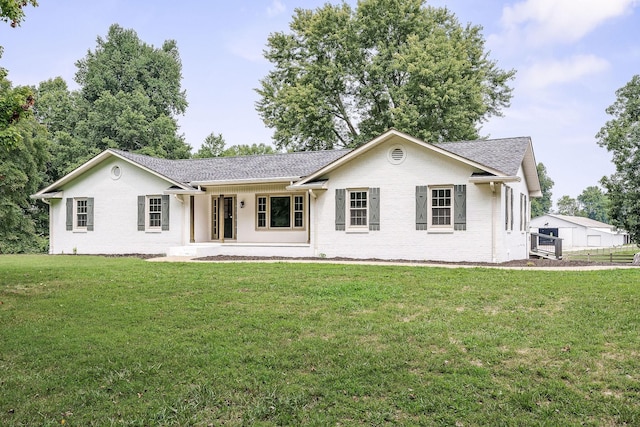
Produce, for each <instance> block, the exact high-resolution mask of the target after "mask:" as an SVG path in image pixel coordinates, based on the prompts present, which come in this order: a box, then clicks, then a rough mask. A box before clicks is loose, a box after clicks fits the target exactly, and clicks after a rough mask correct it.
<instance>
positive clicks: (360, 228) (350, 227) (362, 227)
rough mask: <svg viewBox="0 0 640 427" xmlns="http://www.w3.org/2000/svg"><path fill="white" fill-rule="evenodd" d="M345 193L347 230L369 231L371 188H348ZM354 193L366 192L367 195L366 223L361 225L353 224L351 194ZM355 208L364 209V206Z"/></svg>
mask: <svg viewBox="0 0 640 427" xmlns="http://www.w3.org/2000/svg"><path fill="white" fill-rule="evenodd" d="M346 190H347V191H346V194H345V208H346V213H345V215H346V216H345V219H344V220H345V230H346V231H351V232H354V231H356V232H365V231H366V232H368V231H369V207H370V196H369V188H368V187H365V188H347V189H346ZM352 193H365V194H366V195H367V206H366V207H365V217H364V218H365V223H364V224H360V225H351V194H352ZM354 209H358V210H359V209H362V208H354Z"/></svg>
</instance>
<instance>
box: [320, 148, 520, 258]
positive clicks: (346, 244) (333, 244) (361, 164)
mask: <svg viewBox="0 0 640 427" xmlns="http://www.w3.org/2000/svg"><path fill="white" fill-rule="evenodd" d="M397 143H401V145H402V146H403V147H404V149H405V150H407V157H406V159H405V160H404V162H403V163H401V164H399V165H394V164H391V163H390V162H389V161H388V159H387V152H388V150H389V148H390V147H392V146H393V145H394V144H397ZM473 172H474V169H473V168H472V167H471V166H467V165H465V164H463V163H461V162H458V161H456V160H453V159H451V158H449V157H447V156H444V155H440V154H437V153H435V152H433V151H430V150H427V149H423V148H421V147H418V146H416V145H414V144H411V143H407V142H401V140H399V139H396V140H391V141H388V142H385V143H383V144H381V145H379V146H377V147H376V148H374V149H372V150H371V151H369V152H368V153H365V154H363V155H361V156H359V157H357V158H355V159H353V160H352V161H351V162H349V163H348V165H347V166H344V167H341V168H339V169H337V170H335V171H333V172H331V174H330V176H328V178H329V181H328V182H329V189H328V190H327V191H326V192H324V193H321V194H319V197H318V199H317V203H316V206H315V208H316V213H317V223H318V229H317V233H314V236H313V239H314V240H313V246H314V249H315V252H316V255H321V254H324V255H326V256H327V257H356V258H383V259H411V260H435V261H437V260H440V261H475V262H481V261H482V262H492V261H497V262H501V261H505V260H507V259H517V258H526V250H524V248H525V246H526V234H523V233H520V231H519V219H514V228H516V230H515V231H514V232H512V233H511V234H510V235H507V234H506V233H505V231H504V219H503V215H504V214H503V211H504V207H503V206H504V205H503V202H502V203H501V192H500V190H499V186H497V187H496V188H497V189H498V190H497V191H498V192H497V193H496V196H495V197H496V199H495V202H493V198H492V192H491V189H490V187H489V185H488V184H479V185H476V184H472V183H469V182H468V180H469V177H470V176H471V174H472V173H473ZM456 184H466V186H467V205H466V206H467V208H466V213H467V229H466V230H465V231H452V232H444V233H442V232H440V233H439V232H433V231H430V230H426V231H425V230H416V225H415V216H416V202H415V191H416V186H419V185H428V186H430V185H456ZM359 187H362V188H369V187H379V188H380V231H365V232H361V233H351V232H349V231H336V230H335V189H336V188H347V189H348V188H359ZM515 193H516V190H514V194H515ZM517 194H518V195H519V191H518V192H517ZM518 197H519V196H518ZM518 200H519V199H518ZM492 203H495V205H494V206H492ZM518 206H519V205H518V203H516V204H515V206H514V210H515V213H516V215H517V214H518V212H519V210H518ZM492 212H494V215H495V218H496V224H495V225H494V227H493V228H494V231H495V232H496V240H495V249H492V247H494V241H493V239H492V224H491V222H492ZM494 252H495V253H494Z"/></svg>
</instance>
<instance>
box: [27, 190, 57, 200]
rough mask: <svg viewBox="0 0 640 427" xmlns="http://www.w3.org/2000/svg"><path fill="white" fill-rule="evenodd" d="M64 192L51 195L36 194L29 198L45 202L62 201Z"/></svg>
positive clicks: (55, 192)
mask: <svg viewBox="0 0 640 427" xmlns="http://www.w3.org/2000/svg"><path fill="white" fill-rule="evenodd" d="M63 193H64V192H63V191H53V192H51V193H39V192H38V193H36V194H32V195H30V196H29V197H30V198H32V199H35V200H44V199H62V195H63Z"/></svg>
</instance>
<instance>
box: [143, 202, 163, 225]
mask: <svg viewBox="0 0 640 427" xmlns="http://www.w3.org/2000/svg"><path fill="white" fill-rule="evenodd" d="M151 199H159V200H160V211H159V212H156V213H159V214H160V225H158V226H152V225H151ZM144 227H145V230H146V231H147V232H150V233H160V232H162V195H159V194H155V195H148V196H146V198H145V202H144Z"/></svg>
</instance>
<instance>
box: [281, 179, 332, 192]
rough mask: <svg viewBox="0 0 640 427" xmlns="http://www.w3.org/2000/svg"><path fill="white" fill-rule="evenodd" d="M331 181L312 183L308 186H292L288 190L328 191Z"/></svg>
mask: <svg viewBox="0 0 640 427" xmlns="http://www.w3.org/2000/svg"><path fill="white" fill-rule="evenodd" d="M328 183H329V181H322V182H310V183H308V184H300V185H298V184H297V183H296V184H292V185H288V186H287V190H289V191H296V190H326V189H327V184H328Z"/></svg>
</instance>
